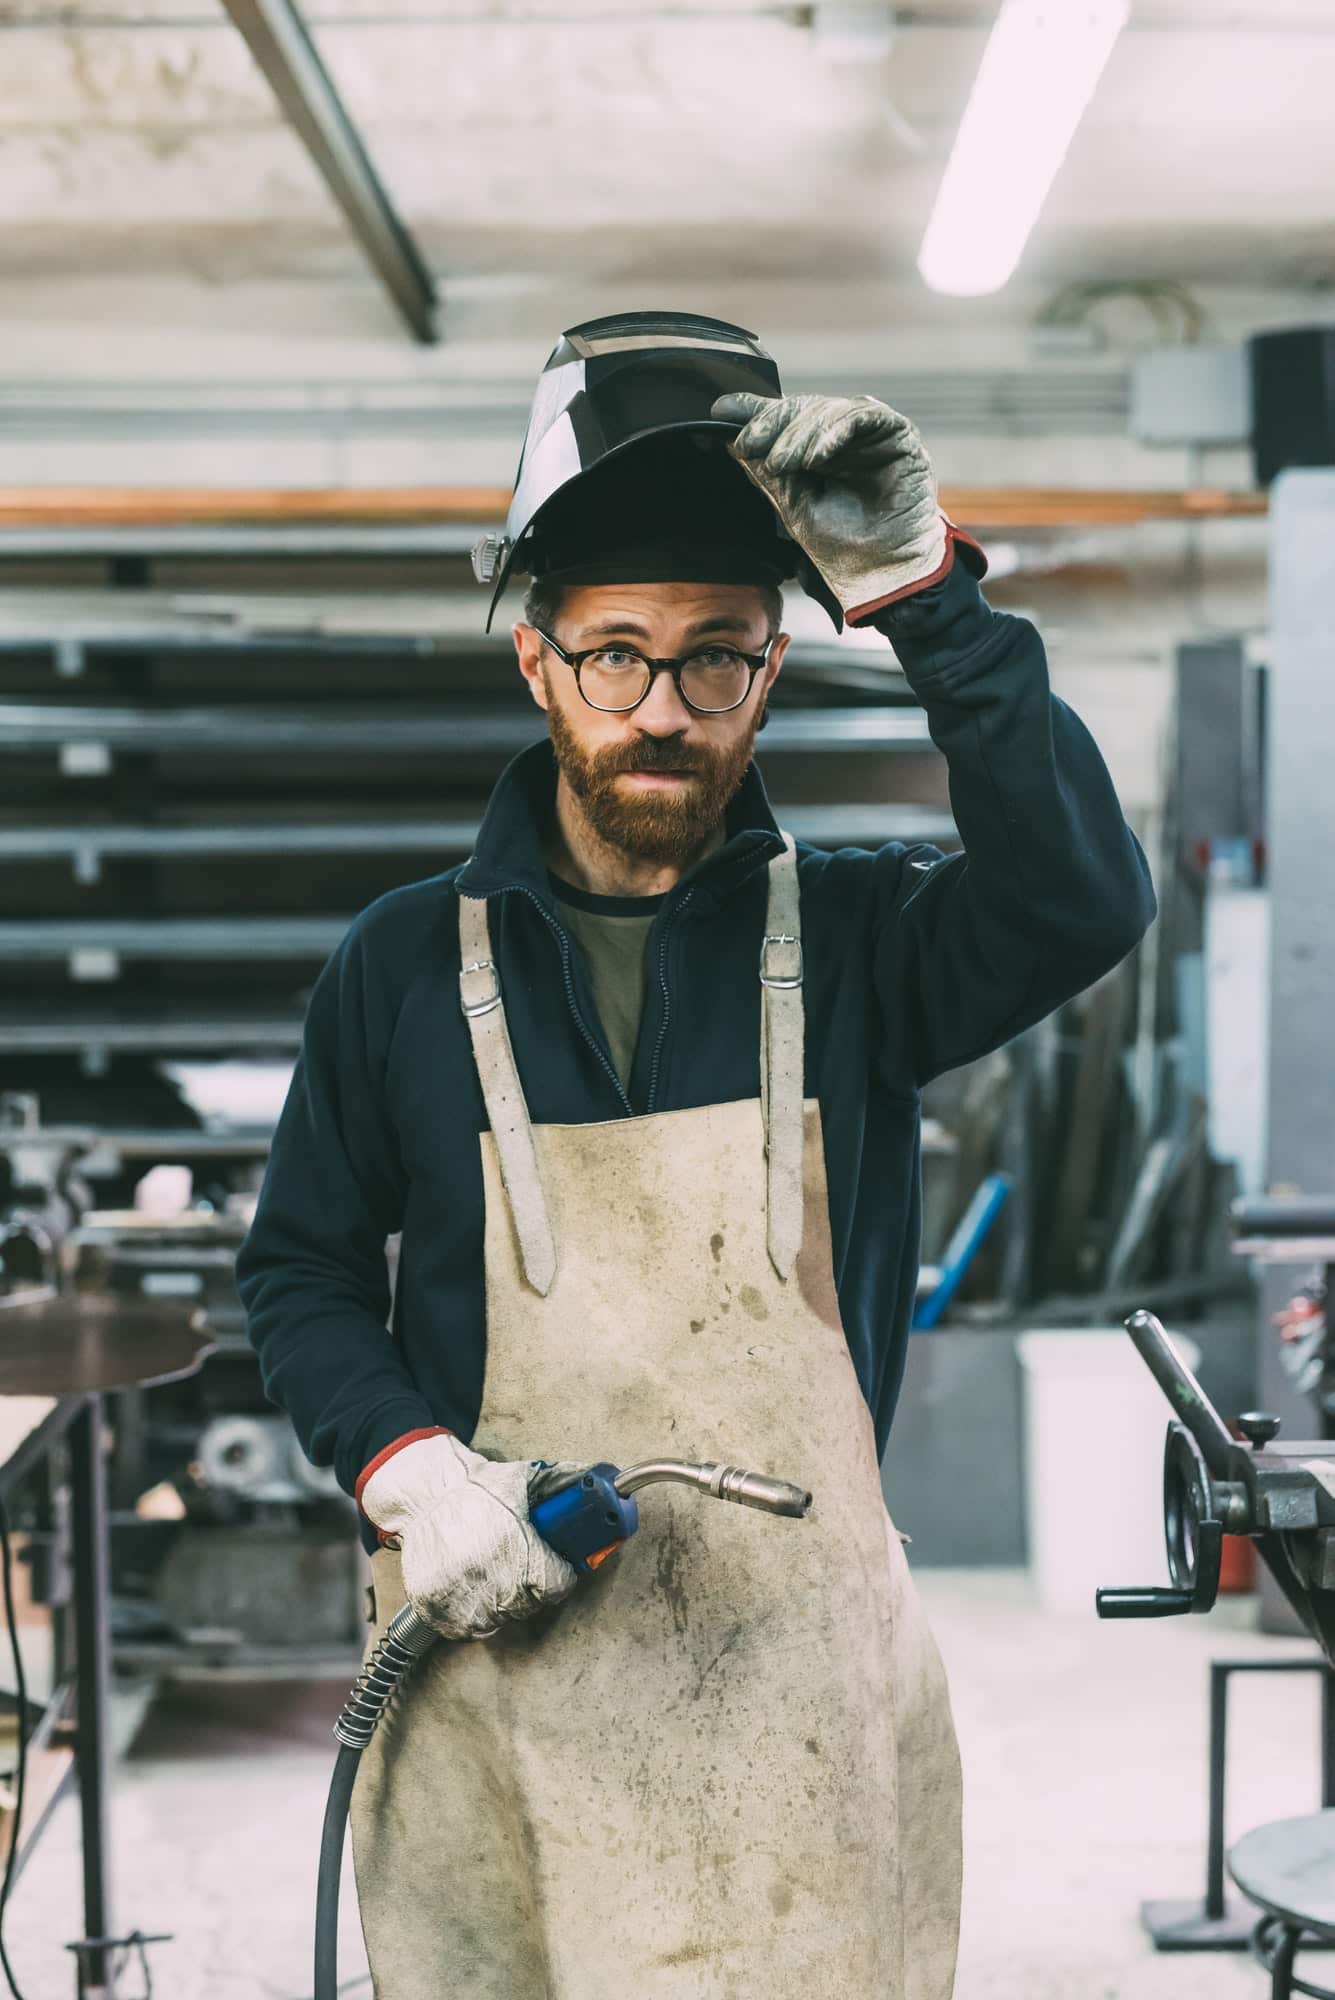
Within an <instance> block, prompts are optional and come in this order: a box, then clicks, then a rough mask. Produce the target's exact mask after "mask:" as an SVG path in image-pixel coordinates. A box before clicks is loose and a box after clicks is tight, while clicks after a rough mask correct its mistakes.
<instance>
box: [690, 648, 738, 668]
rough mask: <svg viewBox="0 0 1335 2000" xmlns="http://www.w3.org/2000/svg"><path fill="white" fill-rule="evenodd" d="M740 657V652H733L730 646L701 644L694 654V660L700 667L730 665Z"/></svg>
mask: <svg viewBox="0 0 1335 2000" xmlns="http://www.w3.org/2000/svg"><path fill="white" fill-rule="evenodd" d="M740 658H741V654H740V653H737V652H734V650H733V648H732V647H731V646H702V647H701V649H700V651H699V652H698V653H697V654H696V655H695V662H696V665H697V666H701V667H731V666H732V665H734V664H735V662H736V661H737V660H739V659H740Z"/></svg>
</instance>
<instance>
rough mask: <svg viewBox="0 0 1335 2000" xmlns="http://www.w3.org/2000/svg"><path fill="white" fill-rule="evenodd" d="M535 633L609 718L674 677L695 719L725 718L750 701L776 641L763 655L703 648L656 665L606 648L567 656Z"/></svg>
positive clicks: (628, 649)
mask: <svg viewBox="0 0 1335 2000" xmlns="http://www.w3.org/2000/svg"><path fill="white" fill-rule="evenodd" d="M533 630H534V631H535V632H536V633H537V634H538V637H539V638H540V639H544V640H546V642H547V644H548V645H549V646H550V647H551V649H552V651H553V652H554V653H555V654H556V656H557V658H558V659H559V660H563V661H564V662H565V664H566V666H568V667H569V668H570V670H571V671H572V673H573V674H574V676H575V686H576V687H577V688H578V689H579V692H580V694H581V695H582V697H583V698H584V700H585V701H586V702H587V703H588V704H589V707H590V708H599V709H602V710H603V712H604V714H608V715H625V714H627V713H628V711H629V710H630V709H632V708H638V707H639V705H640V703H641V702H642V701H643V700H644V698H645V696H646V695H647V694H648V692H649V690H650V688H651V687H652V686H653V684H654V675H655V674H671V676H672V679H673V682H674V684H675V686H676V689H677V693H678V694H679V695H680V696H681V698H682V700H683V701H684V702H685V704H686V706H687V708H693V709H695V711H696V713H697V714H699V715H726V714H727V713H728V711H729V709H732V708H740V707H741V705H742V703H743V702H744V701H745V700H746V698H747V696H748V695H749V694H750V692H751V689H752V687H753V686H754V685H755V678H756V675H757V674H758V673H759V672H760V669H761V668H762V667H763V666H764V665H765V662H766V661H767V660H768V658H769V652H770V647H771V646H772V645H773V644H774V640H773V639H772V638H771V639H767V640H766V641H765V650H764V652H763V653H743V652H741V651H740V650H739V648H738V647H736V646H700V647H699V648H698V649H697V650H696V651H695V652H694V653H688V654H686V655H685V656H684V657H681V658H676V659H672V658H669V659H663V660H657V659H650V658H649V657H647V656H646V655H645V654H644V653H638V652H636V650H635V648H634V647H633V646H617V645H608V644H607V643H606V642H604V643H603V644H602V645H601V646H586V647H585V649H584V650H583V652H580V653H568V652H567V651H566V649H565V647H564V646H562V645H559V644H558V643H557V641H556V640H555V639H553V637H552V635H551V633H550V632H544V631H543V629H542V627H541V626H540V625H535V626H534V627H533Z"/></svg>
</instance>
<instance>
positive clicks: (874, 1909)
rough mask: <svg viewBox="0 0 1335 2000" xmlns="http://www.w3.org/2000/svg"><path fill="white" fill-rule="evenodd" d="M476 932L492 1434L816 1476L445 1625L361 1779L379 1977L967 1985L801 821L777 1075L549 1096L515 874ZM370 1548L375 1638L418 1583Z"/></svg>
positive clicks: (583, 1983) (779, 993)
mask: <svg viewBox="0 0 1335 2000" xmlns="http://www.w3.org/2000/svg"><path fill="white" fill-rule="evenodd" d="M461 929H462V933H463V942H464V971H463V973H462V976H461V986H462V996H463V1004H464V1010H465V1012H466V1013H467V1014H468V1015H469V1025H470V1030H471V1031H472V1034H473V1040H474V1048H475V1052H476V1055H477V1060H478V1068H479V1074H480V1077H481V1079H482V1083H483V1088H484V1093H485V1096H486V1098H487V1103H488V1112H489V1117H490V1121H491V1131H490V1132H488V1133H485V1134H484V1135H483V1136H482V1140H481V1146H482V1166H483V1173H484V1176H485V1184H486V1203H487V1208H486V1295H487V1362H486V1380H485V1388H484V1395H483V1406H482V1411H481V1416H480V1420H479V1423H478V1427H477V1431H476V1434H475V1436H474V1438H473V1440H472V1442H473V1444H474V1446H475V1448H476V1449H478V1450H479V1451H483V1452H485V1453H486V1454H487V1455H488V1456H489V1457H495V1458H502V1459H515V1458H521V1459H522V1458H532V1457H538V1456H541V1457H544V1458H547V1459H549V1460H556V1459H565V1460H576V1461H581V1462H594V1461H597V1460H609V1459H610V1460H611V1461H612V1462H613V1463H615V1464H617V1465H621V1466H626V1465H631V1464H633V1463H635V1462H636V1461H639V1460H643V1459H650V1458H660V1457H665V1456H666V1457H672V1458H684V1459H689V1460H693V1461H696V1460H705V1459H713V1460H723V1461H725V1462H727V1463H730V1464H734V1465H740V1466H742V1467H745V1468H748V1469H751V1470H755V1471H763V1472H770V1473H773V1474H775V1475H777V1476H778V1477H780V1478H783V1479H789V1480H792V1481H795V1482H796V1483H797V1484H799V1485H801V1486H803V1487H807V1488H809V1489H810V1490H811V1492H812V1493H813V1494H814V1496H815V1500H814V1505H813V1507H812V1510H811V1513H810V1515H809V1516H808V1518H807V1519H806V1520H802V1521H797V1520H789V1519H785V1518H781V1517H777V1516H772V1515H766V1514H762V1513H759V1512H755V1511H753V1510H751V1509H749V1508H743V1507H739V1506H735V1505H731V1504H728V1503H723V1502H720V1501H717V1500H714V1499H711V1498H709V1497H707V1496H705V1495H702V1494H699V1493H697V1492H694V1491H692V1490H691V1489H689V1488H686V1487H674V1486H667V1485H664V1486H651V1487H648V1488H646V1489H644V1490H643V1491H642V1492H641V1493H640V1495H639V1505H640V1528H639V1532H638V1534H636V1535H635V1536H634V1537H633V1538H632V1539H631V1540H630V1541H629V1542H628V1543H627V1544H626V1545H625V1547H624V1548H622V1549H621V1550H620V1551H619V1552H618V1553H617V1554H615V1555H613V1556H612V1557H610V1558H609V1559H608V1560H607V1561H606V1562H605V1563H604V1564H603V1566H602V1567H601V1568H599V1569H598V1570H597V1571H596V1572H595V1573H594V1574H592V1575H591V1576H588V1577H586V1578H584V1579H582V1580H581V1582H580V1584H579V1586H578V1589H577V1590H576V1592H575V1594H574V1595H573V1596H572V1597H571V1598H570V1599H569V1600H568V1601H567V1602H566V1603H565V1604H563V1605H560V1606H557V1607H554V1608H552V1609H550V1610H548V1611H544V1612H542V1613H540V1614H539V1615H538V1616H537V1617H535V1618H533V1619H530V1620H528V1621H527V1622H524V1623H519V1624H508V1625H506V1626H505V1627H503V1628H502V1630H501V1632H500V1633H499V1634H498V1635H497V1636H496V1637H495V1638H492V1639H489V1640H485V1641H481V1640H473V1641H465V1642H462V1643H449V1642H446V1641H443V1640H442V1641H441V1642H440V1643H439V1644H438V1645H437V1646H436V1647H435V1649H434V1650H433V1651H432V1652H430V1653H429V1654H427V1655H426V1657H425V1658H424V1660H423V1661H422V1662H421V1664H419V1666H418V1667H417V1668H416V1670H415V1672H414V1674H413V1676H412V1678H411V1680H410V1681H409V1682H408V1684H407V1686H406V1688H405V1689H404V1691H403V1693H402V1694H401V1695H400V1696H399V1697H398V1699H397V1700H396V1702H395V1703H394V1704H393V1706H392V1707H391V1709H390V1712H389V1714H388V1716H387V1717H386V1719H385V1721H384V1722H383V1723H382V1724H381V1727H380V1729H379V1731H378V1733H377V1734H376V1736H375V1738H374V1739H373V1741H372V1743H371V1745H370V1747H369V1749H368V1750H367V1751H366V1752H365V1754H364V1756H363V1758H362V1768H361V1771H360V1774H359V1777H358V1782H357V1787H356V1792H355V1795H354V1798H353V1806H352V1834H353V1853H354V1859H355V1865H356V1874H357V1886H358V1893H359V1898H360V1903H361V1915H362V1926H363V1931H364V1935H365V1939H366V1946H367V1952H368V1954H369V1959H370V1965H371V1969H372V1974H373V1978H374V1986H375V1993H376V1995H377V1996H378V2000H444V1996H446V1995H449V1996H451V2000H628V1996H629V2000H756V1996H757V1995H765V1996H772V2000H949V1996H950V1994H951V1993H952V1991H953V1986H954V1968H955V1950H956V1935H957V1927H958V1916H959V1902H960V1773H959V1759H958V1753H957V1750H956V1744H955V1735H954V1728H953V1725H952V1720H951V1714H950V1705H949V1699H948V1695H947V1691H946V1684H945V1678H944V1674H943V1672H942V1668H941V1662H940V1658H939V1655H938V1653H937V1650H936V1647H935V1644H934V1642H933V1640H932V1637H931V1634H930V1633H929V1631H928V1629H927V1625H926V1622H925V1620H924V1617H923V1613H922V1611H921V1608H920V1605H919V1602H918V1598H917V1595H916V1592H915V1590H914V1587H913V1584H912V1582H911V1580H910V1577H909V1573H908V1566H907V1563H906V1561H905V1557H904V1552H903V1548H902V1546H901V1543H900V1540H899V1537H898V1535H897V1534H896V1532H895V1531H894V1529H893V1528H892V1526H891V1523H890V1520H889V1517H888V1515H887V1513H886V1508H885V1502H884V1499H883V1496H882V1492H881V1484H880V1478H879V1471H878V1465H877V1455H876V1449H875V1443H874V1438H873V1433H872V1424H871V1418H870V1415H869V1413H868V1410H867V1406H866V1403H865V1402H864V1400H863V1397H862V1393H861V1391H860V1389H859V1387H858V1383H857V1379H856V1377H855V1375H854V1372H853V1366H852V1362H851V1359H850V1357H849V1353H848V1347H847V1344H846V1342H845V1339H844V1334H843V1330H842V1328H841V1326H840V1322H839V1312H838V1306H837V1303H836V1298H835V1288H834V1277H833V1270H832V1263H831V1250H830V1231H829V1220H828V1214H827V1207H826V1189H825V1171H824V1160H823V1153H822V1141H821V1129H820V1115H819V1110H818V1107H817V1106H816V1105H815V1104H814V1103H809V1104H805V1105H804V1103H803V1099H802V1060H801V1050H802V1002H801V983H800V982H801V944H800V935H799V924H798V902H797V881H796V866H795V861H794V858H793V853H792V846H791V842H788V843H787V844H786V846H785V852H784V854H783V855H781V856H779V857H777V858H776V860H775V862H774V863H773V864H771V874H770V909H769V918H768V922H767V936H766V939H765V942H764V944H763V945H762V950H761V977H762V983H763V988H764V991H763V1005H762V1010H761V1012H762V1042H763V1061H762V1078H763V1086H764V1096H763V1097H762V1099H761V1100H760V1101H754V1100H753V1101H751V1102H744V1103H733V1104H718V1105H709V1106H705V1107H703V1108H701V1109H699V1110H693V1111H670V1112H665V1113H662V1114H659V1115H655V1116H652V1117H643V1118H624V1119H618V1120H616V1121H615V1122H612V1123H609V1124H594V1125H575V1126H539V1127H536V1128H533V1127H530V1125H529V1123H528V1118H527V1112H526V1110H525V1107H524V1102H523V1093H522V1090H521V1089H520V1086H519V1079H518V1075H517V1072H516V1069H515V1065H514V1058H513V1055H512V1053H511V1049H510V1043H509V1037H508V1033H507V1031H506V1028H505V1016H504V1009H503V1006H502V1005H501V1004H500V991H499V986H498V984H497V978H496V971H495V967H494V966H493V965H492V963H491V960H490V957H489V947H488V943H487V927H486V908H485V904H484V903H482V902H470V901H469V900H468V899H465V900H464V902H463V906H462V910H461ZM530 1059H531V1060H540V1056H535V1057H533V1058H530ZM372 1567H373V1573H374V1600H375V1612H376V1632H375V1635H374V1637H375V1638H378V1637H379V1636H380V1634H381V1633H382V1632H383V1630H384V1627H385V1625H386V1624H387V1623H388V1621H389V1619H390V1618H391V1617H392V1616H393V1614H394V1612H395V1611H396V1610H397V1609H398V1608H399V1606H400V1604H401V1603H402V1602H403V1588H402V1578H401V1568H400V1561H399V1557H398V1556H397V1555H396V1554H394V1553H392V1552H391V1551H388V1550H381V1551H379V1552H378V1553H377V1554H376V1555H375V1556H374V1557H373V1558H372Z"/></svg>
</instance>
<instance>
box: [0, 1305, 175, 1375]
mask: <svg viewBox="0 0 1335 2000" xmlns="http://www.w3.org/2000/svg"><path fill="white" fill-rule="evenodd" d="M212 1346H213V1342H212V1340H211V1339H210V1338H209V1336H208V1335H207V1334H206V1333H205V1332H204V1331H203V1330H202V1328H201V1325H200V1321H199V1316H198V1314H196V1313H194V1312H192V1311H189V1310H187V1309H186V1308H185V1307H182V1306H179V1305H174V1304H172V1303H171V1302H170V1301H169V1300H165V1299H121V1298H108V1297H105V1296H103V1295H94V1294H92V1293H88V1292H69V1293H50V1292H49V1293H45V1294H37V1293H28V1294H27V1295H26V1296H25V1295H24V1294H23V1293H16V1294H13V1295H11V1296H10V1297H8V1298H6V1297H2V1296H0V1396H71V1395H80V1394H82V1395H89V1394H93V1393H96V1392H98V1391H101V1390H104V1389H128V1388H131V1387H133V1386H135V1385H136V1384H142V1383H147V1382H169V1381H172V1380H173V1379H174V1378H175V1377H177V1376H181V1375H193V1374H194V1372H195V1370H196V1369H197V1368H198V1367H199V1365H200V1363H201V1362H202V1361H203V1359H204V1356H205V1355H206V1354H207V1353H208V1351H209V1349H210V1348H211V1347H212Z"/></svg>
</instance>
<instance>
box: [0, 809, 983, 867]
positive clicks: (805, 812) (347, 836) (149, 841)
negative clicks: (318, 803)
mask: <svg viewBox="0 0 1335 2000" xmlns="http://www.w3.org/2000/svg"><path fill="white" fill-rule="evenodd" d="M780 816H781V818H782V820H783V824H784V826H785V827H786V828H787V829H788V831H789V832H790V833H793V834H795V835H797V836H798V838H799V839H802V840H810V841H812V842H813V843H814V844H815V845H816V846H831V845H834V844H835V843H840V844H842V843H844V842H848V843H850V844H854V845H855V844H857V842H858V841H859V840H862V841H867V840H874V841H877V842H880V841H886V840H928V841H936V842H940V841H947V842H954V841H957V840H958V838H959V835H958V833H957V831H956V828H955V823H954V821H953V820H952V819H951V817H950V815H949V814H948V813H941V812H936V811H934V810H933V809H932V808H931V807H928V806H913V805H903V806H901V805H888V804H885V803H883V802H868V803H867V804H864V805H858V804H851V805H850V804H843V805H829V806H825V805H819V806H791V807H785V808H781V809H780ZM479 824H480V822H479V821H478V820H476V819H468V820H416V821H384V820H376V821H364V822H363V821H352V822H347V821H343V822H338V823H333V822H331V823H330V824H329V825H318V824H304V825H300V826H298V825H293V824H291V823H289V822H287V821H283V820H276V821H265V822H258V821H257V822H254V823H252V824H249V825H236V826H229V825H225V824H219V825H210V826H110V825H108V826H93V825H87V824H84V825H80V824H77V823H70V824H68V825H61V826H32V825H24V826H11V827H0V864H3V863H4V862H15V861H70V862H72V863H73V864H74V866H75V869H76V871H77V872H78V874H79V876H80V879H81V880H94V879H96V875H97V871H98V867H99V864H100V863H101V862H102V861H103V860H106V859H113V858H135V859H139V860H169V859H173V858H178V857H186V856H191V855H194V856H203V857H216V858H222V857H225V856H231V855H240V854H260V855H274V854H285V855H286V854H418V853H424V852H426V851H427V850H439V851H441V852H443V853H450V854H468V853H470V852H471V850H472V847H473V844H474V842H475V841H476V839H477V832H478V826H479Z"/></svg>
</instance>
